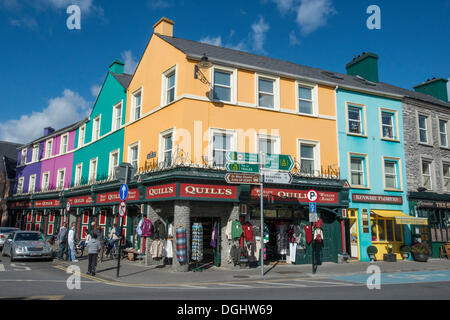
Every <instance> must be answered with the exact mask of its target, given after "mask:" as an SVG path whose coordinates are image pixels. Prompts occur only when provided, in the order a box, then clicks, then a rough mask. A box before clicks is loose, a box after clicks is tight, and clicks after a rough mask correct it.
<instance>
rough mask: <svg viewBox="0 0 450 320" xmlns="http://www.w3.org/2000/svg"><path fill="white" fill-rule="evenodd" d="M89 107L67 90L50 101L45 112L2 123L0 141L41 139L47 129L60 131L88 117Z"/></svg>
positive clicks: (19, 141)
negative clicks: (51, 128)
mask: <svg viewBox="0 0 450 320" xmlns="http://www.w3.org/2000/svg"><path fill="white" fill-rule="evenodd" d="M89 106H90V103H89V102H88V101H86V100H84V99H83V98H82V97H81V96H80V95H79V94H78V93H76V92H73V91H71V90H69V89H65V90H64V92H63V94H62V96H60V97H56V98H53V99H50V100H49V102H48V106H47V107H46V108H45V109H44V110H42V111H40V112H36V111H35V112H33V113H31V115H22V116H21V117H20V118H19V119H15V120H8V121H5V122H0V140H3V141H11V142H18V143H27V142H30V141H32V140H34V139H37V138H39V137H41V136H42V135H43V134H44V128H45V127H48V126H50V127H53V128H55V129H56V130H58V129H61V128H64V127H65V126H68V125H70V124H72V123H74V122H76V121H77V120H81V119H83V118H84V117H86V116H88V115H89V112H90V108H89Z"/></svg>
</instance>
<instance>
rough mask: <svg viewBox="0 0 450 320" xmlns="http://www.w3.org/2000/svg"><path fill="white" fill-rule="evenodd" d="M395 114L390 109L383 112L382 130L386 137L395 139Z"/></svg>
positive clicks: (383, 135)
mask: <svg viewBox="0 0 450 320" xmlns="http://www.w3.org/2000/svg"><path fill="white" fill-rule="evenodd" d="M394 123H395V114H394V113H392V112H388V111H382V112H381V131H382V137H383V138H385V139H395V138H396V136H395V128H394Z"/></svg>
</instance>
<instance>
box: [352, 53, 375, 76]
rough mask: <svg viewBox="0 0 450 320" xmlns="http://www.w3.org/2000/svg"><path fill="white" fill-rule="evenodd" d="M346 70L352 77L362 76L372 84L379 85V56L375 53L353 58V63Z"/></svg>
mask: <svg viewBox="0 0 450 320" xmlns="http://www.w3.org/2000/svg"><path fill="white" fill-rule="evenodd" d="M345 68H346V69H347V74H348V75H351V76H360V77H363V78H364V79H366V80H369V81H371V82H375V83H378V82H379V80H378V56H377V55H376V54H375V53H371V52H363V54H362V55H359V56H357V57H355V58H353V61H352V62H350V63H348V64H347V65H346V66H345Z"/></svg>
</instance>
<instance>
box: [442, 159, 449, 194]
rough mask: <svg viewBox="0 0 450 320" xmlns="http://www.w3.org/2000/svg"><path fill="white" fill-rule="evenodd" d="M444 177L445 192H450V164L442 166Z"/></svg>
mask: <svg viewBox="0 0 450 320" xmlns="http://www.w3.org/2000/svg"><path fill="white" fill-rule="evenodd" d="M442 176H443V179H444V190H445V191H450V164H449V163H443V164H442Z"/></svg>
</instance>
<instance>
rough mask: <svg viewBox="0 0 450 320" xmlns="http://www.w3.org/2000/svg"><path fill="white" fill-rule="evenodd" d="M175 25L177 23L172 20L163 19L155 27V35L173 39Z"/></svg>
mask: <svg viewBox="0 0 450 320" xmlns="http://www.w3.org/2000/svg"><path fill="white" fill-rule="evenodd" d="M174 24H175V22H173V21H172V20H169V19H167V18H165V17H162V18H161V19H160V20H159V21H158V22H157V23H155V25H154V26H153V33H159V34H160V35H162V36H168V37H173V25H174Z"/></svg>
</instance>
